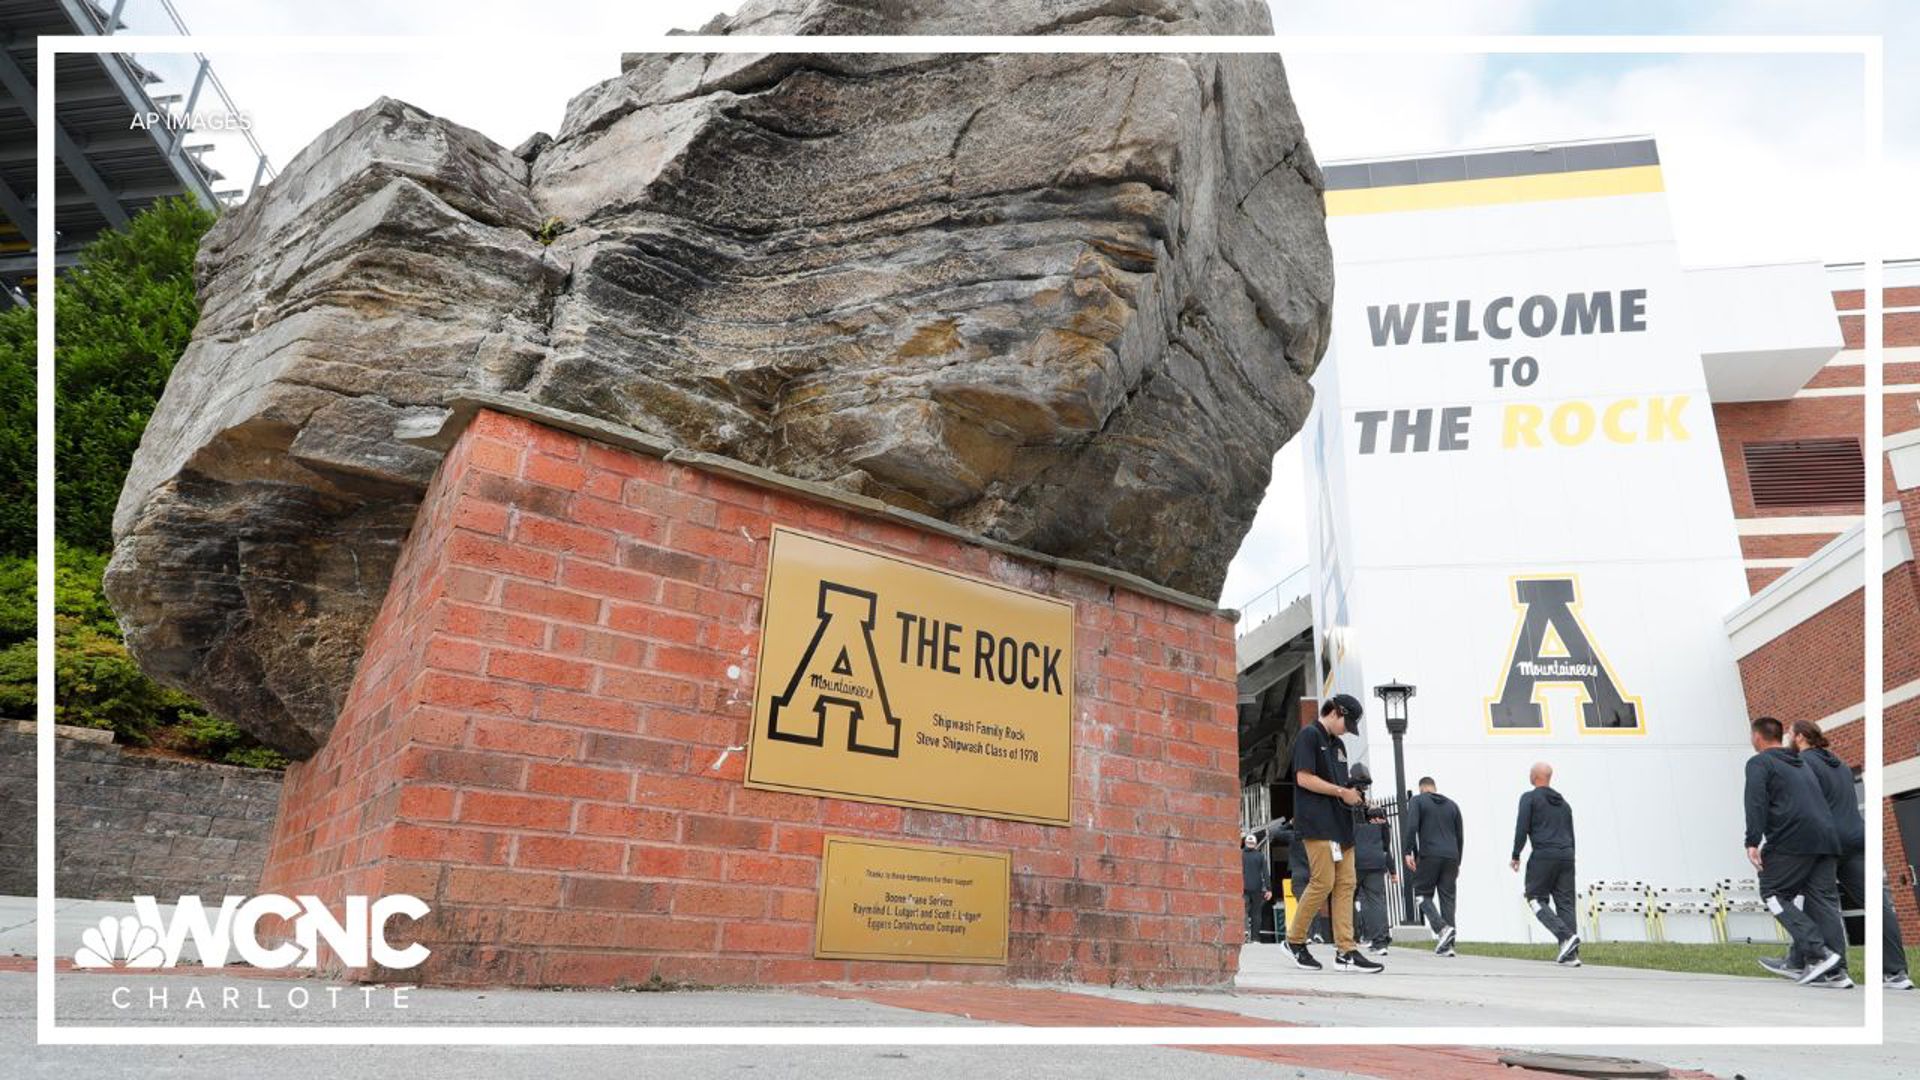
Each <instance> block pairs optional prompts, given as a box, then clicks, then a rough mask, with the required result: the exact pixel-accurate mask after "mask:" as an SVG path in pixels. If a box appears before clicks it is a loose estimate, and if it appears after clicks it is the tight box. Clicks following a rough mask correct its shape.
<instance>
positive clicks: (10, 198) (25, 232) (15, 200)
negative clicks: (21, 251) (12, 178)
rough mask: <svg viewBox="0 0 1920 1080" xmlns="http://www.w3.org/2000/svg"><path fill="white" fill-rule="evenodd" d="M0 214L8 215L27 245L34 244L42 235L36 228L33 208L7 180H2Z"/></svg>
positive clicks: (0, 186)
mask: <svg viewBox="0 0 1920 1080" xmlns="http://www.w3.org/2000/svg"><path fill="white" fill-rule="evenodd" d="M0 214H5V215H6V218H7V220H8V221H10V222H12V223H13V227H14V229H15V230H16V231H18V232H19V233H20V237H21V239H23V240H25V241H26V242H27V243H29V244H31V243H34V242H35V240H34V238H35V237H37V236H39V235H40V233H39V232H38V230H37V229H36V228H35V219H34V214H33V208H32V207H30V206H28V205H27V201H26V200H25V199H22V198H21V197H20V196H19V195H18V194H17V193H16V192H15V191H14V190H13V188H12V186H11V185H9V184H8V183H7V182H6V181H5V180H0Z"/></svg>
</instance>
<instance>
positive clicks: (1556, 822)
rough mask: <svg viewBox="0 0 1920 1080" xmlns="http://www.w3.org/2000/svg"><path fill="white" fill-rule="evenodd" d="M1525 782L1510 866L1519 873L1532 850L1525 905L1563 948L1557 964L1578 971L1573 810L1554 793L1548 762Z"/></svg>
mask: <svg viewBox="0 0 1920 1080" xmlns="http://www.w3.org/2000/svg"><path fill="white" fill-rule="evenodd" d="M1527 782H1528V783H1529V784H1530V785H1532V786H1531V787H1529V788H1528V789H1527V791H1526V793H1525V794H1523V795H1521V796H1520V812H1519V813H1518V814H1517V815H1516V816H1515V817H1514V822H1513V859H1512V861H1511V862H1510V864H1509V865H1510V866H1511V867H1512V869H1513V871H1514V872H1515V873H1518V872H1519V870H1520V853H1521V852H1522V851H1524V850H1525V849H1526V847H1527V845H1528V844H1529V843H1531V844H1532V845H1533V854H1531V855H1529V856H1527V876H1526V879H1525V882H1526V884H1525V890H1526V891H1525V893H1524V895H1525V896H1526V898H1527V904H1528V906H1530V907H1532V908H1533V916H1534V918H1536V919H1539V920H1540V925H1541V926H1544V927H1546V928H1547V932H1548V933H1550V934H1552V935H1553V940H1554V941H1556V942H1558V943H1559V945H1560V949H1559V952H1558V954H1557V955H1555V956H1554V963H1556V964H1561V965H1564V966H1566V967H1579V966H1580V915H1579V913H1578V912H1577V911H1576V910H1575V909H1574V899H1573V897H1574V874H1573V807H1571V806H1569V805H1567V800H1566V797H1565V796H1563V795H1561V794H1560V793H1559V792H1557V791H1555V790H1553V766H1551V765H1549V764H1547V763H1546V762H1544V761H1542V762H1538V763H1536V764H1535V765H1534V766H1533V768H1532V769H1531V770H1529V771H1528V773H1527Z"/></svg>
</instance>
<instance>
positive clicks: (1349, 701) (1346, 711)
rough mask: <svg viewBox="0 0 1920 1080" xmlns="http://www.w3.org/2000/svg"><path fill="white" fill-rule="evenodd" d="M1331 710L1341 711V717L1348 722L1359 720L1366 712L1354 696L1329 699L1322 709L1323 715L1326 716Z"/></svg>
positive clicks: (1335, 696)
mask: <svg viewBox="0 0 1920 1080" xmlns="http://www.w3.org/2000/svg"><path fill="white" fill-rule="evenodd" d="M1329 708H1334V709H1339V710H1340V715H1342V716H1344V717H1346V718H1347V719H1348V720H1358V719H1360V714H1361V713H1363V712H1365V711H1366V710H1364V709H1362V708H1361V707H1360V702H1359V700H1358V699H1356V698H1355V697H1354V696H1353V695H1352V694H1335V695H1333V696H1332V697H1330V698H1328V699H1327V702H1326V704H1325V705H1322V706H1321V707H1320V712H1321V715H1325V714H1326V712H1327V710H1328V709H1329Z"/></svg>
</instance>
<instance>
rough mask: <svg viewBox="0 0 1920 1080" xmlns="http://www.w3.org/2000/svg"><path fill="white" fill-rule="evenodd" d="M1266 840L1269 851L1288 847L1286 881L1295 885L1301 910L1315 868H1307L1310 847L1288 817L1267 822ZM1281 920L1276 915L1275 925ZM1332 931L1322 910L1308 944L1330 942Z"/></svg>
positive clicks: (1282, 930)
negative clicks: (1329, 935)
mask: <svg viewBox="0 0 1920 1080" xmlns="http://www.w3.org/2000/svg"><path fill="white" fill-rule="evenodd" d="M1267 841H1268V843H1267V847H1268V850H1269V851H1271V850H1272V849H1273V845H1275V844H1283V845H1285V846H1286V849H1287V880H1288V881H1289V882H1291V883H1292V886H1293V906H1294V907H1295V908H1298V907H1299V906H1300V901H1301V899H1302V898H1304V897H1305V896H1306V895H1307V882H1309V881H1311V880H1312V877H1313V872H1312V869H1311V868H1310V867H1309V866H1308V865H1307V846H1306V845H1305V844H1303V843H1301V842H1300V834H1299V833H1298V832H1296V831H1295V830H1294V827H1293V822H1291V821H1289V820H1287V819H1286V818H1275V819H1273V820H1272V821H1270V822H1268V823H1267ZM1282 908H1284V905H1282ZM1281 919H1282V917H1281V916H1279V915H1275V917H1274V923H1275V925H1276V926H1278V925H1279V924H1280V922H1281ZM1278 932H1279V933H1280V934H1281V935H1282V936H1284V934H1285V928H1284V927H1281V928H1280V930H1279V931H1278ZM1332 932H1333V931H1332V929H1331V924H1329V923H1328V922H1327V913H1326V910H1325V909H1324V908H1323V909H1321V910H1320V911H1317V912H1315V913H1314V915H1313V923H1312V925H1311V926H1310V927H1309V928H1308V930H1307V941H1308V942H1309V943H1310V944H1314V945H1319V944H1323V943H1325V941H1326V940H1327V935H1328V934H1331V933H1332Z"/></svg>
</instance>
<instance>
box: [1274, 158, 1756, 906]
mask: <svg viewBox="0 0 1920 1080" xmlns="http://www.w3.org/2000/svg"><path fill="white" fill-rule="evenodd" d="M1615 146H1617V147H1623V148H1628V149H1621V150H1619V151H1618V152H1617V153H1615V152H1614V151H1613V147H1615ZM1559 149H1560V148H1556V152H1559ZM1566 149H1567V150H1568V151H1571V150H1573V149H1574V148H1566ZM1581 149H1583V150H1584V151H1585V153H1584V154H1580V155H1576V154H1572V153H1567V154H1564V155H1563V156H1561V157H1560V158H1557V159H1554V160H1553V161H1551V162H1544V163H1543V164H1542V169H1543V171H1542V172H1540V173H1537V174H1533V173H1527V172H1525V171H1524V166H1526V165H1527V164H1528V162H1527V161H1526V159H1524V158H1521V160H1520V161H1519V163H1518V166H1516V165H1514V164H1512V163H1511V161H1509V164H1507V165H1503V166H1501V169H1502V170H1512V169H1515V168H1521V169H1522V171H1521V172H1520V173H1519V174H1518V175H1515V174H1514V173H1513V172H1512V171H1504V172H1503V174H1501V175H1496V176H1495V177H1493V178H1489V179H1477V178H1474V179H1459V180H1452V181H1449V180H1444V179H1443V180H1430V179H1425V178H1424V177H1425V170H1424V168H1421V169H1419V170H1417V172H1418V175H1420V176H1421V177H1422V179H1420V180H1417V181H1416V182H1412V183H1401V182H1398V181H1397V179H1396V178H1397V177H1400V176H1403V175H1404V173H1403V172H1396V171H1395V170H1396V169H1397V168H1399V167H1400V166H1403V165H1406V163H1393V166H1392V167H1388V168H1382V167H1381V166H1380V164H1379V163H1375V165H1374V168H1373V175H1372V178H1371V182H1368V181H1367V179H1366V178H1365V177H1362V178H1359V179H1357V180H1356V179H1355V178H1354V175H1353V173H1352V172H1351V169H1352V167H1351V166H1349V167H1347V168H1346V169H1345V170H1342V169H1340V168H1337V167H1336V168H1333V169H1330V170H1329V173H1330V179H1331V178H1337V177H1340V176H1341V175H1342V174H1343V173H1344V175H1345V176H1346V177H1347V178H1348V183H1349V184H1358V185H1360V186H1350V187H1348V188H1345V189H1339V190H1330V191H1329V193H1328V200H1327V201H1328V213H1329V217H1328V226H1329V232H1330V234H1331V236H1332V240H1333V247H1334V253H1335V258H1336V263H1337V272H1338V281H1339V287H1338V290H1337V293H1336V307H1335V315H1334V319H1335V322H1334V332H1333V338H1332V349H1331V351H1330V353H1329V356H1328V359H1327V361H1326V362H1325V363H1324V364H1323V365H1322V368H1321V371H1320V373H1319V374H1318V375H1317V376H1316V378H1315V385H1316V389H1317V391H1318V394H1319V397H1318V398H1317V401H1316V406H1315V416H1314V417H1313V418H1312V420H1311V421H1310V423H1309V425H1308V429H1307V433H1308V436H1309V438H1310V439H1311V440H1313V441H1314V443H1315V444H1318V447H1317V448H1318V451H1319V452H1316V446H1315V445H1313V444H1310V446H1309V448H1308V452H1307V453H1306V454H1305V455H1304V456H1305V458H1306V460H1307V462H1308V468H1309V470H1311V472H1310V475H1309V492H1310V496H1311V495H1312V494H1313V493H1315V492H1319V493H1320V494H1321V495H1322V497H1321V498H1319V499H1318V500H1312V499H1311V498H1310V501H1313V502H1314V503H1315V506H1316V515H1315V516H1316V523H1315V524H1316V527H1315V528H1314V529H1312V530H1311V535H1312V536H1313V538H1314V580H1315V594H1314V595H1315V619H1316V622H1315V626H1316V635H1317V637H1320V638H1322V639H1324V640H1319V641H1316V645H1317V646H1318V647H1319V648H1321V649H1322V663H1321V672H1322V674H1323V676H1326V677H1327V681H1328V682H1329V683H1330V684H1332V685H1331V687H1330V688H1331V689H1345V690H1347V691H1349V692H1352V693H1354V694H1355V695H1356V696H1359V697H1361V698H1362V699H1363V700H1365V701H1366V702H1367V705H1368V708H1369V713H1370V716H1369V719H1368V721H1367V723H1366V727H1367V733H1368V734H1369V735H1370V736H1371V737H1372V738H1371V740H1370V742H1371V746H1370V749H1368V750H1367V752H1366V755H1365V756H1366V757H1367V758H1368V759H1369V766H1370V767H1371V768H1372V769H1373V770H1374V773H1375V775H1376V776H1378V777H1380V778H1382V779H1386V778H1389V777H1390V776H1391V773H1392V756H1391V749H1390V744H1389V742H1388V740H1387V738H1386V735H1385V731H1384V728H1383V727H1382V726H1381V725H1380V722H1379V720H1378V717H1377V715H1374V714H1377V712H1378V708H1379V702H1378V700H1377V699H1375V698H1373V697H1372V696H1371V690H1370V688H1371V687H1372V686H1373V685H1375V684H1378V683H1382V682H1385V681H1387V680H1388V679H1399V680H1401V681H1403V682H1408V683H1413V684H1415V685H1416V686H1417V687H1418V694H1417V696H1416V697H1415V699H1414V700H1413V702H1412V708H1411V716H1412V722H1411V728H1410V731H1409V734H1408V736H1407V746H1406V753H1407V772H1408V777H1407V779H1408V782H1409V784H1410V785H1411V784H1412V783H1413V781H1414V780H1415V779H1416V778H1417V777H1419V776H1421V775H1423V774H1431V775H1433V776H1434V777H1435V778H1436V779H1437V780H1438V782H1439V786H1440V790H1441V791H1442V792H1444V793H1446V794H1447V795H1448V796H1449V797H1451V798H1454V799H1456V800H1458V801H1459V802H1460V804H1461V810H1462V813H1463V815H1464V817H1465V821H1466V826H1467V837H1466V859H1465V863H1464V865H1463V867H1462V870H1461V876H1460V905H1459V922H1460V933H1461V935H1462V937H1463V938H1465V939H1478V940H1495V941H1526V940H1545V939H1546V938H1547V935H1546V934H1545V931H1544V930H1542V929H1541V928H1540V927H1539V925H1538V924H1537V923H1535V922H1534V921H1533V920H1532V918H1531V917H1530V915H1529V913H1528V912H1527V910H1526V908H1525V906H1524V904H1523V901H1522V898H1521V887H1520V879H1519V876H1518V875H1516V874H1514V873H1513V872H1511V871H1510V870H1509V868H1508V865H1507V860H1508V855H1509V849H1510V845H1511V842H1512V834H1513V818H1514V809H1515V803H1516V801H1517V799H1518V797H1519V795H1520V794H1521V792H1522V791H1524V790H1525V788H1526V783H1527V770H1528V767H1529V766H1530V765H1531V764H1532V763H1533V762H1535V761H1540V760H1545V761H1549V762H1551V763H1552V764H1553V766H1554V769H1555V780H1554V785H1555V787H1556V788H1558V789H1559V790H1560V791H1562V792H1563V793H1565V795H1566V796H1567V798H1568V799H1569V801H1570V802H1571V803H1572V805H1573V807H1574V812H1575V822H1576V826H1577V829H1578V851H1579V856H1578V859H1579V878H1580V883H1581V887H1582V889H1584V888H1585V887H1586V885H1587V884H1588V883H1590V882H1592V881H1595V880H1601V879H1629V880H1639V881H1645V882H1648V883H1650V884H1653V885H1665V886H1708V885H1712V884H1713V883H1714V882H1716V881H1718V880H1719V879H1722V878H1727V877H1741V876H1746V875H1748V874H1750V872H1751V871H1750V869H1749V868H1748V867H1747V866H1746V863H1745V860H1744V857H1743V855H1742V851H1741V845H1740V837H1741V809H1740V792H1741V764H1742V762H1743V761H1744V759H1745V757H1746V756H1747V754H1748V753H1749V751H1748V749H1747V746H1746V741H1745V740H1746V734H1745V733H1746V707H1745V700H1744V697H1743V694H1742V691H1741V684H1740V678H1739V670H1738V668H1737V666H1736V664H1735V660H1734V656H1733V652H1732V649H1731V647H1730V646H1729V643H1728V641H1727V637H1726V633H1725V630H1724V628H1723V624H1722V620H1723V618H1724V617H1725V615H1726V613H1727V612H1728V611H1730V610H1731V609H1732V608H1733V607H1735V606H1736V605H1737V604H1739V603H1740V602H1741V601H1742V600H1744V599H1745V598H1746V595H1747V589H1746V582H1745V577H1744V572H1743V569H1742V565H1741V556H1740V550H1739V545H1738V541H1737V538H1736V533H1735V528H1734V521H1733V509H1732V506H1731V504H1730V501H1729V497H1728V494H1727V484H1726V478H1725V474H1724V471H1723V466H1722V463H1721V456H1720V451H1719V447H1718V441H1717V439H1716V436H1715V431H1714V421H1713V413H1712V409H1711V406H1710V403H1709V401H1708V391H1707V383H1706V376H1705V372H1704V369H1703V365H1702V361H1701V357H1700V349H1699V348H1698V345H1697V334H1696V332H1695V328H1694V327H1693V325H1691V322H1690V316H1689V311H1688V302H1687V297H1688V290H1687V288H1686V285H1685V282H1684V281H1683V278H1682V274H1681V269H1680V266H1679V263H1678V261H1677V257H1676V254H1675V249H1674V244H1673V238H1672V234H1671V228H1670V223H1669V220H1668V215H1667V205H1666V199H1665V196H1664V194H1663V193H1662V192H1661V190H1660V187H1659V169H1658V166H1657V165H1656V164H1649V163H1647V159H1650V158H1651V157H1652V147H1651V144H1647V143H1635V144H1612V145H1611V146H1600V147H1586V148H1581ZM1525 153H1526V152H1521V154H1525ZM1610 153H1612V154H1614V157H1613V158H1610V157H1609V156H1608V155H1609V154H1610ZM1504 156H1505V157H1506V158H1508V159H1512V158H1513V157H1514V156H1515V155H1513V154H1507V155H1504ZM1616 159H1617V160H1618V161H1625V162H1628V163H1629V164H1616V163H1615V161H1616ZM1461 160H1462V159H1458V158H1456V159H1450V162H1458V161H1461ZM1466 160H1467V165H1466V168H1467V169H1468V170H1472V168H1473V160H1472V157H1471V156H1469V158H1468V159H1466ZM1596 162H1597V163H1598V164H1600V165H1601V166H1602V167H1598V168H1585V167H1577V166H1581V165H1582V164H1583V163H1585V164H1594V163H1596ZM1420 164H1421V166H1424V165H1425V163H1420ZM1553 165H1557V166H1558V167H1551V168H1549V167H1548V166H1553ZM1441 175H1445V174H1444V173H1442V174H1441ZM1472 175H1473V173H1472V172H1471V171H1469V172H1468V176H1470V177H1471V176H1472ZM1383 177H1384V181H1383ZM1334 186H1335V185H1334V184H1332V183H1330V188H1332V187H1334ZM1570 309H1571V310H1570ZM1529 330H1531V331H1534V332H1537V333H1535V334H1530V333H1529ZM1503 334H1504V335H1505V336H1501V335H1503ZM1522 357H1525V358H1529V359H1527V360H1522V359H1521V358H1522ZM1321 453H1324V455H1325V459H1324V461H1323V459H1322V458H1321V456H1320V454H1321ZM1329 512H1331V513H1332V514H1333V515H1334V521H1333V526H1334V527H1333V528H1330V529H1329V528H1326V527H1325V525H1326V522H1325V517H1326V514H1327V513H1329ZM1336 581H1341V582H1344V583H1345V585H1346V590H1345V603H1346V609H1347V621H1348V624H1349V627H1348V628H1347V629H1345V630H1343V631H1341V633H1340V635H1339V636H1344V637H1345V638H1346V644H1347V645H1349V646H1357V645H1359V644H1361V643H1363V645H1364V647H1363V648H1360V647H1349V648H1347V649H1346V650H1345V652H1344V654H1342V653H1341V650H1340V649H1339V648H1338V646H1339V645H1340V644H1341V642H1339V641H1336V640H1332V639H1333V638H1334V637H1335V636H1336V635H1333V634H1330V633H1328V631H1330V630H1332V628H1333V627H1334V626H1335V625H1336V621H1335V620H1333V619H1331V618H1328V617H1327V616H1328V615H1329V614H1330V612H1331V610H1332V601H1331V599H1330V598H1331V597H1332V596H1333V595H1334V593H1335V590H1334V589H1333V588H1332V587H1331V585H1330V583H1331V582H1336ZM1323 619H1324V620H1325V621H1323ZM1362 660H1364V664H1362V662H1361V661H1362ZM1323 689H1326V687H1323ZM1388 786H1390V782H1389V784H1388V785H1383V790H1384V789H1385V788H1386V787H1388Z"/></svg>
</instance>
